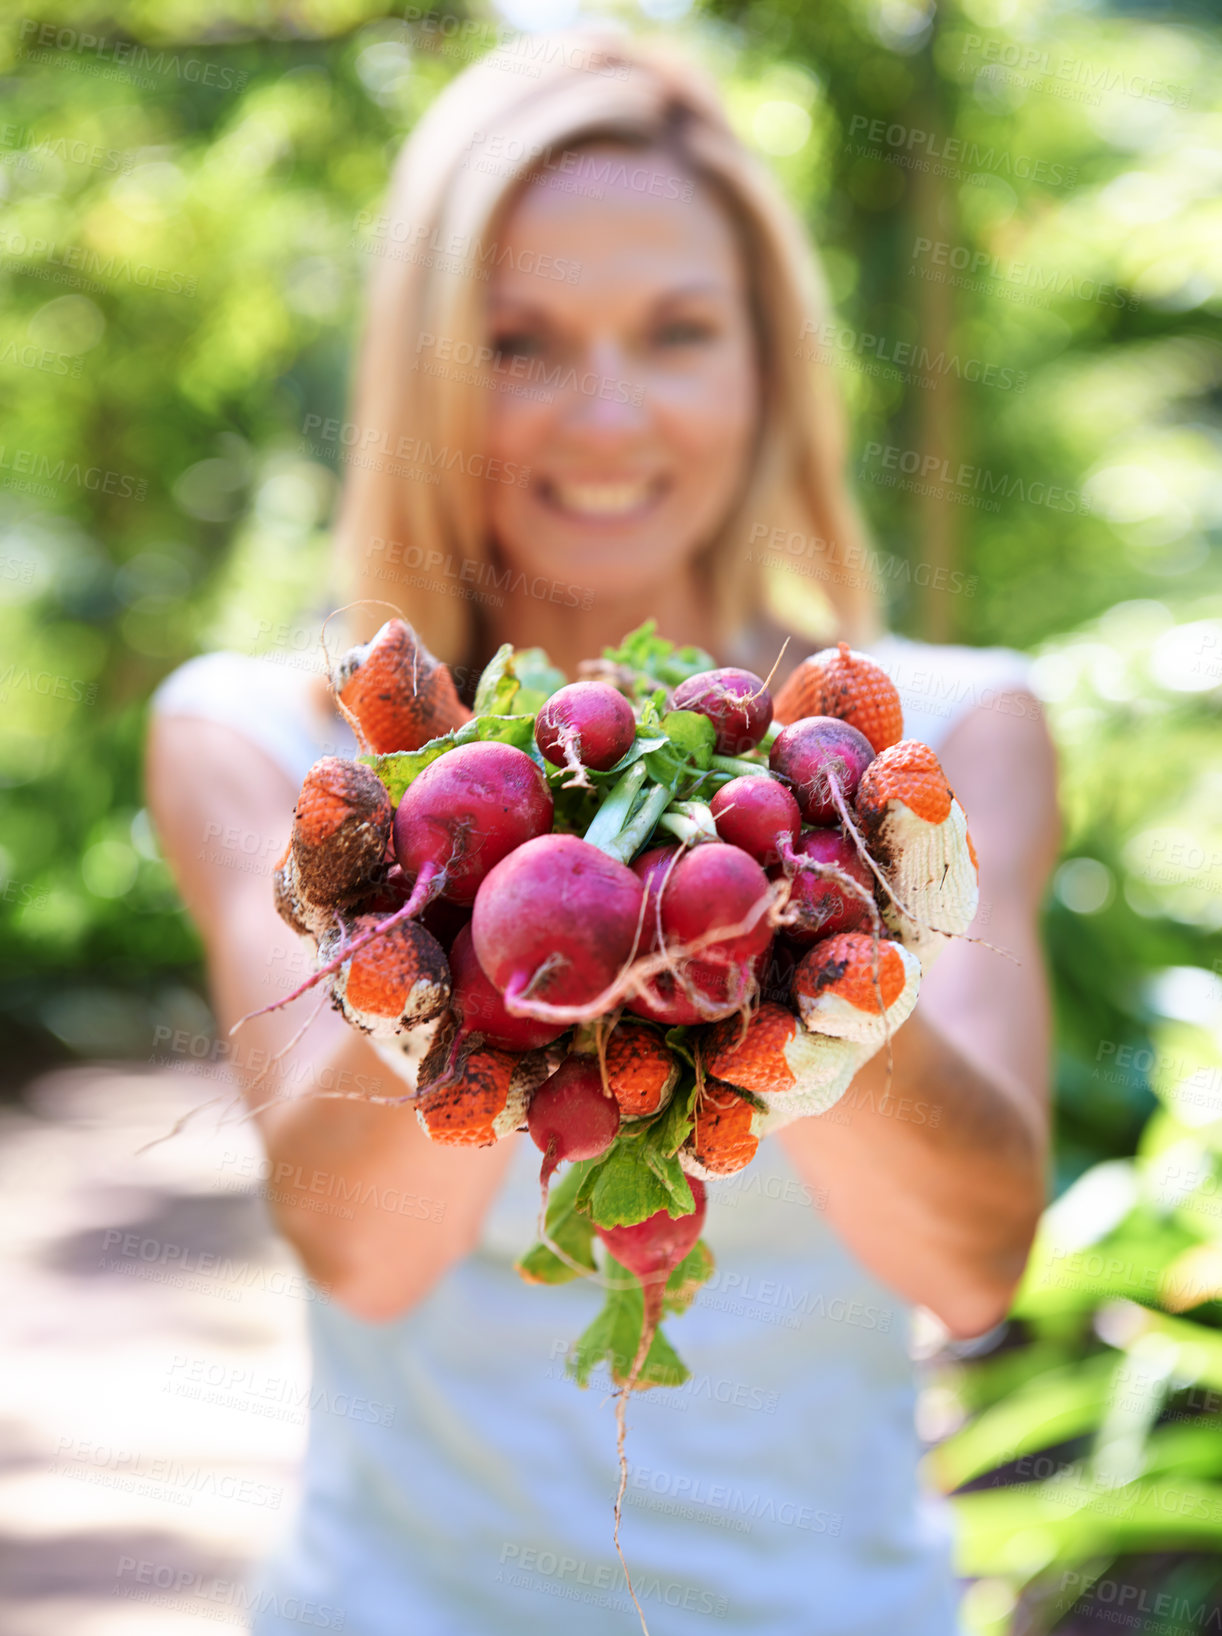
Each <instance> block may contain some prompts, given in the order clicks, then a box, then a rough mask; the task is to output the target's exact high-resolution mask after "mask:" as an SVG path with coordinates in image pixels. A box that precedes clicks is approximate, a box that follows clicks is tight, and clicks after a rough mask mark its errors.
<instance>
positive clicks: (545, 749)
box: [275, 619, 976, 1543]
mask: <svg viewBox="0 0 1222 1636" xmlns="http://www.w3.org/2000/svg"><path fill="white" fill-rule="evenodd" d="M582 668H583V671H585V672H587V674H586V675H585V676H584V677H583V679H581V680H579V681H576V682H572V683H569V682H567V681H566V680H565V678H564V677H563V676H561V675H560V673H559V672H557V671H555V670H553V669H552V668H551V667H550V666H549V665H548V663H547V660H546V657H545V656H544V655H543V654H541V653H540V652H539V651H538V650H526V651H524V652H521V651H520V652H515V651H514V650H512V649H510V648H509V647H505V648H502V649H501V651H500V652H499V653H498V654H497V655H496V657H495V659H494V660H493V662H492V663H491V665H490V666H489V667H488V669H487V670H486V671H485V673H484V675H483V677H482V678H481V680H480V684H479V687H478V689H477V692H476V695H475V700H474V710H472V711H468V710H467V709H466V708H465V707H464V705H463V704H462V703H461V702H460V700H459V698H458V695H457V692H456V691H455V689H454V686H453V683H452V680H451V678H450V676H449V674H448V672H447V671H446V669H445V667H444V666H443V665H441V664H439V663H437V662H436V661H435V660H434V659H433V657H432V656H431V655H430V654H429V653H428V652H427V650H426V649H425V648H424V647H423V645H422V644H421V643H420V642H419V641H418V639H417V638H416V637H415V635H414V633H413V632H412V631H411V629H410V628H409V627H408V626H407V625H406V624H405V623H404V622H403V621H402V620H400V619H394V620H391V621H390V622H389V623H387V624H386V625H384V626H383V627H382V629H381V630H380V631H379V632H378V633H377V635H376V636H375V637H374V638H373V639H372V641H370V642H369V643H367V644H365V645H364V646H362V647H359V648H355V649H353V650H352V651H351V652H350V653H348V654H347V655H346V656H345V657H344V658H343V659H342V660H341V661H340V662H339V664H338V665H336V666H335V667H334V668H333V671H332V678H331V679H332V685H333V689H334V692H335V696H336V699H337V702H338V705H339V708H340V709H341V711H342V712H343V713H344V715H345V716H346V717H347V719H348V720H349V722H350V723H351V725H352V727H353V729H354V732H355V733H356V736H357V738H358V741H359V742H360V743H361V744H362V746H363V747H364V753H362V754H360V755H359V756H358V757H357V758H356V759H355V760H344V759H342V758H337V757H325V758H324V759H323V760H321V761H319V762H317V763H316V764H315V765H314V766H313V767H312V768H311V769H310V772H309V774H308V775H307V777H306V780H305V783H304V785H303V787H302V790H301V794H300V797H299V799H298V802H297V806H296V809H295V812H294V820H293V829H292V837H291V840H290V842H289V845H288V847H287V849H286V851H285V854H284V856H283V858H282V859H281V860H280V863H279V865H278V867H277V870H276V877H275V886H276V899H277V904H278V907H279V909H280V912H281V914H282V915H283V916H284V918H285V919H286V920H287V921H288V923H289V924H290V925H291V926H293V927H294V928H295V929H296V930H297V931H298V932H300V933H301V934H303V935H304V936H307V937H309V938H312V939H313V940H314V942H315V944H316V947H317V951H318V961H317V970H316V972H315V974H314V976H313V977H312V978H311V979H310V982H309V983H308V984H307V985H305V986H306V987H312V986H314V985H316V984H318V983H325V984H327V985H328V986H329V989H330V994H331V997H332V1000H333V1003H334V1004H335V1005H336V1007H338V1009H339V1010H340V1011H342V1013H343V1015H344V1016H345V1017H346V1018H347V1020H348V1021H349V1022H350V1023H351V1024H352V1025H353V1026H354V1027H356V1028H359V1029H361V1030H363V1031H364V1032H365V1033H367V1034H368V1035H370V1036H371V1038H372V1040H373V1043H374V1045H375V1046H376V1047H377V1049H378V1050H379V1051H380V1052H381V1054H382V1055H383V1056H384V1057H385V1058H386V1060H388V1061H389V1062H391V1063H392V1064H394V1065H395V1066H396V1067H397V1068H399V1069H402V1070H403V1071H404V1077H405V1078H409V1079H411V1076H410V1075H409V1073H408V1071H407V1064H408V1060H409V1053H410V1054H412V1055H413V1056H414V1055H418V1053H414V1052H413V1051H412V1044H413V1039H414V1038H415V1037H417V1036H416V1031H417V1030H420V1029H427V1030H429V1033H430V1038H429V1041H428V1049H427V1051H426V1053H425V1055H424V1056H423V1060H422V1061H421V1062H420V1066H419V1070H418V1072H417V1073H416V1074H415V1076H414V1081H413V1083H412V1091H411V1093H410V1095H409V1096H408V1097H405V1098H404V1100H410V1101H411V1102H412V1103H413V1104H414V1107H415V1111H416V1115H417V1117H418V1119H419V1120H420V1122H421V1124H422V1125H423V1127H424V1129H425V1130H426V1131H427V1132H428V1134H429V1136H430V1137H431V1138H432V1139H433V1140H435V1141H438V1142H447V1143H460V1144H470V1145H488V1144H490V1143H492V1142H495V1141H498V1140H500V1139H501V1138H504V1137H510V1136H513V1135H514V1133H515V1132H526V1133H528V1135H529V1137H530V1138H531V1139H532V1140H533V1141H534V1143H535V1144H536V1146H537V1147H538V1148H539V1150H540V1153H541V1167H540V1168H541V1176H540V1181H541V1189H542V1206H543V1208H542V1209H541V1212H540V1229H539V1242H538V1243H537V1244H536V1245H535V1246H534V1247H533V1248H532V1249H530V1250H529V1251H527V1253H526V1254H525V1255H524V1256H523V1257H522V1259H521V1261H520V1262H519V1264H518V1267H519V1271H520V1272H521V1274H522V1276H523V1277H524V1278H526V1279H527V1280H528V1281H531V1282H542V1283H559V1282H562V1281H565V1280H567V1279H571V1278H574V1277H581V1276H586V1277H590V1278H593V1279H595V1280H597V1281H598V1282H599V1283H600V1284H601V1285H602V1286H603V1288H604V1290H605V1292H606V1306H605V1307H604V1309H603V1312H602V1313H601V1314H600V1316H599V1317H598V1318H597V1319H595V1321H594V1323H592V1324H591V1326H590V1328H589V1329H588V1330H587V1331H586V1333H585V1335H583V1336H582V1337H581V1339H580V1340H579V1341H578V1343H577V1345H576V1348H575V1351H574V1353H573V1356H572V1357H571V1359H570V1368H571V1372H572V1373H573V1375H574V1376H575V1378H576V1379H577V1380H578V1381H579V1382H580V1383H581V1384H583V1385H584V1384H585V1383H586V1382H587V1381H588V1379H589V1376H590V1373H591V1370H592V1369H593V1368H594V1367H595V1366H596V1365H597V1364H598V1363H600V1362H602V1361H603V1360H604V1359H607V1360H609V1363H610V1368H611V1371H612V1374H613V1377H614V1378H615V1379H616V1381H617V1382H619V1383H620V1384H621V1385H623V1386H624V1387H625V1388H626V1390H625V1392H623V1393H622V1394H621V1397H620V1412H621V1421H620V1430H621V1452H622V1430H623V1424H622V1412H623V1405H624V1403H625V1402H626V1400H627V1395H628V1393H629V1392H631V1391H632V1390H633V1389H634V1388H641V1387H645V1386H652V1385H663V1384H678V1383H680V1382H681V1381H682V1380H683V1379H685V1378H686V1371H685V1369H684V1368H683V1365H682V1364H681V1363H680V1362H679V1360H678V1358H677V1357H676V1356H675V1354H674V1353H673V1352H672V1351H671V1349H670V1347H669V1345H668V1343H667V1342H666V1340H665V1337H664V1336H663V1334H662V1331H661V1329H660V1320H661V1318H662V1317H663V1315H664V1314H665V1313H666V1312H668V1311H669V1312H678V1311H681V1310H683V1308H684V1307H685V1306H686V1305H687V1304H689V1303H690V1301H691V1300H692V1298H693V1296H694V1294H695V1292H696V1290H697V1289H698V1288H699V1286H700V1284H701V1283H702V1282H703V1281H704V1280H705V1279H706V1278H707V1277H708V1276H709V1273H710V1272H711V1270H712V1257H711V1255H710V1253H709V1251H708V1249H707V1247H706V1246H705V1245H704V1244H703V1242H702V1241H701V1240H700V1237H699V1234H700V1229H701V1225H702V1223H703V1219H704V1207H705V1190H704V1184H705V1183H706V1182H711V1181H716V1179H717V1178H719V1177H724V1176H728V1175H731V1174H733V1173H734V1172H735V1171H737V1170H740V1169H741V1168H742V1167H743V1166H744V1165H746V1164H749V1163H750V1162H751V1160H752V1158H753V1157H754V1156H755V1154H756V1152H757V1150H758V1147H759V1143H760V1141H761V1140H762V1139H763V1138H764V1137H765V1136H766V1135H768V1134H769V1133H770V1132H772V1131H775V1130H777V1129H779V1128H780V1127H781V1126H783V1125H784V1124H786V1123H787V1122H788V1121H790V1120H792V1119H795V1118H799V1117H802V1116H807V1115H817V1114H819V1113H822V1112H825V1111H826V1110H827V1109H828V1108H830V1107H831V1106H832V1105H833V1104H834V1103H835V1102H836V1100H837V1099H838V1098H839V1097H840V1096H841V1095H842V1094H843V1093H844V1091H845V1089H846V1088H847V1086H848V1084H849V1082H850V1080H851V1079H852V1077H853V1075H854V1074H855V1073H856V1072H857V1070H858V1069H859V1068H860V1067H861V1065H862V1064H863V1063H864V1062H865V1061H866V1060H867V1059H868V1058H869V1057H870V1056H871V1055H872V1054H873V1053H874V1052H875V1051H877V1050H878V1049H879V1048H880V1047H881V1046H883V1045H884V1044H885V1043H886V1042H887V1040H888V1039H889V1037H890V1034H891V1033H892V1032H893V1031H894V1030H895V1029H896V1028H897V1027H898V1026H899V1025H900V1024H901V1023H902V1022H903V1020H904V1019H905V1018H906V1017H907V1015H908V1014H909V1012H910V1011H911V1009H912V1006H913V1005H914V1003H915V1001H916V996H917V990H918V987H919V983H920V976H921V972H922V970H923V969H924V968H925V967H927V966H928V964H929V961H930V960H931V959H932V958H933V957H934V956H935V955H936V953H937V952H938V950H939V948H940V947H941V946H942V945H943V944H944V943H945V941H946V939H947V938H948V937H952V936H957V935H960V934H962V933H964V932H965V931H966V929H967V927H968V925H969V923H970V921H971V920H972V918H973V915H974V913H975V910H976V874H975V857H974V854H973V852H972V850H971V842H970V839H969V838H968V835H967V825H966V820H965V818H964V815H963V812H962V809H961V808H960V807H959V805H958V803H957V802H956V801H955V799H954V796H953V793H952V792H951V790H950V788H949V786H948V785H947V783H946V779H945V777H944V776H943V774H942V771H941V768H940V767H939V765H938V762H937V758H936V757H935V756H934V754H933V752H932V751H931V750H930V749H929V748H928V747H927V746H925V745H923V744H920V743H917V742H916V741H914V740H904V739H903V738H902V731H903V722H902V712H901V708H900V701H899V696H898V694H897V692H896V690H895V687H894V686H893V684H892V683H891V681H890V680H889V678H888V677H887V675H886V674H885V672H884V671H883V670H882V669H881V668H880V667H879V666H878V665H877V664H875V663H874V662H873V661H872V660H870V659H869V658H867V657H866V656H865V655H863V654H860V653H857V652H854V651H852V650H851V649H850V648H849V647H848V646H847V645H846V644H844V643H841V644H839V645H838V646H837V647H836V648H832V649H828V650H826V651H825V652H823V653H819V654H816V655H814V656H813V657H812V658H810V659H807V660H806V661H805V662H804V663H803V664H802V665H801V666H800V667H799V668H798V670H797V671H796V672H795V673H794V675H793V676H792V677H791V678H790V680H789V681H788V682H787V684H786V685H785V687H784V688H783V689H782V690H781V692H780V693H779V694H778V696H777V697H776V699H775V700H774V699H773V698H772V696H771V695H770V693H769V690H768V687H767V686H766V684H765V682H764V681H763V680H762V679H761V678H760V677H758V676H756V675H753V674H751V673H750V672H748V671H744V670H741V669H727V668H718V667H715V666H714V665H713V662H712V660H711V659H710V657H709V655H707V654H705V653H703V652H701V651H700V650H698V649H694V648H678V649H676V648H675V647H674V646H673V645H672V644H671V643H669V642H666V641H664V640H663V639H661V638H660V637H658V636H657V635H656V633H655V631H654V628H653V625H652V623H650V624H648V625H645V626H643V627H642V628H641V629H640V630H638V631H635V632H633V633H632V634H631V635H630V636H629V637H627V638H626V639H625V641H624V642H623V644H622V645H621V647H620V648H618V649H616V650H608V651H607V652H606V653H604V655H603V656H602V658H601V659H598V660H594V661H591V662H590V663H588V664H587V665H585V666H583V667H582ZM298 992H300V991H298ZM293 997H295V996H290V997H289V998H293ZM280 1003H286V1002H280ZM561 1167H564V1168H563V1171H562V1174H561V1178H560V1180H559V1181H558V1182H557V1184H556V1186H555V1188H554V1190H553V1191H552V1193H551V1196H550V1199H549V1197H548V1190H549V1187H551V1184H552V1181H553V1178H554V1177H555V1176H556V1175H557V1172H560V1171H561ZM596 1244H597V1245H600V1246H601V1251H602V1255H601V1259H600V1258H599V1257H598V1256H597V1255H596V1253H595V1246H596ZM617 1524H618V1508H617ZM617 1543H618V1534H617Z"/></svg>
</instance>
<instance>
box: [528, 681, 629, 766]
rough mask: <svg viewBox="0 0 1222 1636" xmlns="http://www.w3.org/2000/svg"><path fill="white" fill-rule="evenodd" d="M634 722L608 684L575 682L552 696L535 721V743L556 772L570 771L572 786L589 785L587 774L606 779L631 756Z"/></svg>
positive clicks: (621, 700)
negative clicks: (559, 769)
mask: <svg viewBox="0 0 1222 1636" xmlns="http://www.w3.org/2000/svg"><path fill="white" fill-rule="evenodd" d="M635 737H636V717H635V716H634V715H633V713H632V706H631V705H630V704H629V703H628V701H627V699H626V698H625V697H624V695H623V694H622V693H620V692H619V691H618V690H617V689H616V688H614V687H612V686H611V684H610V682H572V683H570V684H569V686H568V687H562V688H560V689H559V690H558V691H557V692H555V693H553V694H552V696H551V698H549V699H548V700H547V702H546V703H545V704H544V706H543V708H542V709H541V710H540V711H539V714H538V716H537V717H536V718H535V743H536V744H537V745H538V746H539V750H540V752H541V753H542V754H543V755H544V756H546V757H547V759H548V760H549V761H550V762H551V764H552V766H553V767H568V768H569V769H570V771H571V772H572V773H573V774H574V775H575V776H574V778H573V779H572V782H573V783H574V784H579V783H580V784H588V783H589V780H588V779H587V778H586V777H585V769H586V768H587V767H592V768H593V769H594V771H595V772H600V773H605V772H606V771H607V769H608V768H609V767H614V765H615V763H616V762H617V761H619V760H620V758H621V757H622V756H625V755H627V753H628V751H629V750H630V749H631V748H632V741H633V739H634V738H635Z"/></svg>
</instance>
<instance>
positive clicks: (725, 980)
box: [627, 955, 766, 1028]
mask: <svg viewBox="0 0 1222 1636" xmlns="http://www.w3.org/2000/svg"><path fill="white" fill-rule="evenodd" d="M765 958H766V955H758V956H756V960H763V959H765ZM755 970H756V961H751V962H749V963H748V965H747V966H712V965H709V964H708V962H707V961H703V960H684V961H681V962H679V971H680V974H681V975H680V976H679V977H675V976H674V975H673V974H672V973H671V972H668V971H662V972H659V973H658V974H657V976H656V977H650V978H647V979H646V980H645V982H644V984H643V985H642V987H643V990H644V992H643V993H638V994H635V995H633V997H632V998H631V999H630V1000H629V1001H628V1002H627V1009H628V1010H629V1011H631V1012H632V1013H633V1015H634V1016H637V1017H648V1018H649V1020H650V1022H656V1023H662V1024H663V1025H664V1026H665V1027H666V1028H675V1027H677V1026H679V1025H680V1024H686V1025H688V1026H689V1027H690V1026H692V1025H694V1024H696V1023H707V1022H718V1021H720V1019H721V1018H722V1017H727V1016H730V1015H732V1014H733V1013H734V1012H735V1011H739V1010H741V1009H742V1007H743V1006H744V1005H745V1004H746V1003H747V1001H748V1000H750V999H751V997H752V996H753V994H754V993H755V983H756V979H755V978H754V976H753V973H754V972H755ZM693 994H694V996H695V998H693Z"/></svg>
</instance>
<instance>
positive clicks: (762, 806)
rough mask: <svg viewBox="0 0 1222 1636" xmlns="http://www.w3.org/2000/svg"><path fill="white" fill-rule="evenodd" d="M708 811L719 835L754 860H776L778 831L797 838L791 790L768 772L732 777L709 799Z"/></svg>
mask: <svg viewBox="0 0 1222 1636" xmlns="http://www.w3.org/2000/svg"><path fill="white" fill-rule="evenodd" d="M709 811H710V812H711V813H712V814H713V822H714V823H715V824H716V825H717V833H718V835H719V836H720V837H721V839H722V840H723V841H727V842H729V844H730V845H731V846H737V847H741V848H742V850H743V851H744V852H749V853H750V855H751V856H752V857H753V858H754V859H755V861H756V863H762V864H769V863H776V862H777V861H778V859H779V857H780V854H779V852H778V850H777V837H778V835H787V836H788V837H789V839H790V841H796V840H797V838H798V831H799V830H800V829H801V827H802V814H801V813H800V812H799V811H798V803H797V802H796V801H795V800H794V797H793V794H792V792H791V791H790V789H789V788H788V786H787V785H785V784H782V783H781V781H780V779H779V778H772V777H770V776H769V774H768V773H758V774H754V773H753V774H749V775H748V776H746V777H745V778H732V779H731V780H730V782H729V783H728V784H723V785H722V786H721V788H720V789H719V790H718V791H717V794H716V795H715V796H714V797H713V799H712V800H711V801H710V802H709Z"/></svg>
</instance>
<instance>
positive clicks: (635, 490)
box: [552, 482, 654, 517]
mask: <svg viewBox="0 0 1222 1636" xmlns="http://www.w3.org/2000/svg"><path fill="white" fill-rule="evenodd" d="M653 492H654V485H653V483H651V482H638V483H553V484H552V493H553V494H554V496H555V497H556V500H557V501H558V502H559V504H560V505H562V506H563V507H564V509H565V510H566V511H577V512H584V513H585V515H586V516H589V517H618V516H621V515H623V514H624V513H626V512H630V511H636V510H637V508H638V507H640V506H643V505H644V504H645V502H646V501H647V500H648V499H650V498H651V496H652V495H653Z"/></svg>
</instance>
